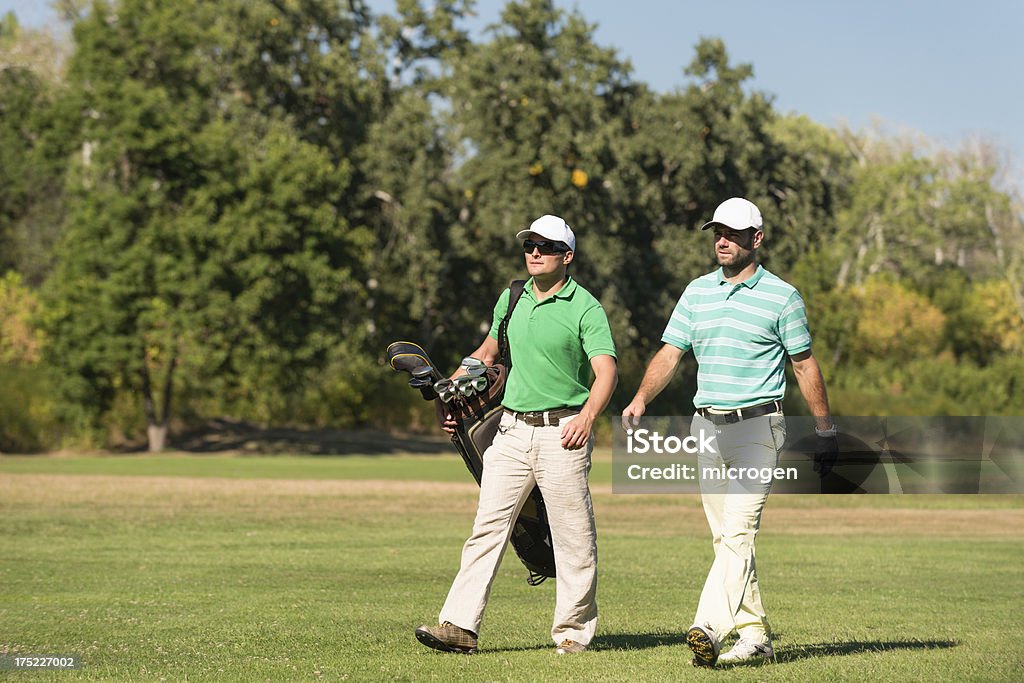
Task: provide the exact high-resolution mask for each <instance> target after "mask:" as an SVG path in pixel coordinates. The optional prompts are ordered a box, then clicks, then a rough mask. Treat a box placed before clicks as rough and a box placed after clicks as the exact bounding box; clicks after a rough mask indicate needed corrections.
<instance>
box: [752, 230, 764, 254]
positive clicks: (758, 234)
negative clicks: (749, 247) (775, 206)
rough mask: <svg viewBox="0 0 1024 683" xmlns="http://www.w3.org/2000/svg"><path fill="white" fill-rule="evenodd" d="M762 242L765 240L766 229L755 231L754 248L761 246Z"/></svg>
mask: <svg viewBox="0 0 1024 683" xmlns="http://www.w3.org/2000/svg"><path fill="white" fill-rule="evenodd" d="M762 242H764V230H758V231H756V232H755V233H754V244H753V246H754V249H757V248H758V247H760V246H761V243H762Z"/></svg>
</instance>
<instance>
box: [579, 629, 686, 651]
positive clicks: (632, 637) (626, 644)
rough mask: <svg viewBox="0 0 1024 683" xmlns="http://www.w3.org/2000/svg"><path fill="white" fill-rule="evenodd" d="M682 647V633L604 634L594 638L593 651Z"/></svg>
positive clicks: (683, 644)
mask: <svg viewBox="0 0 1024 683" xmlns="http://www.w3.org/2000/svg"><path fill="white" fill-rule="evenodd" d="M666 645H669V646H671V645H682V646H683V647H686V643H685V642H684V640H683V634H682V633H604V634H601V635H598V636H596V637H595V638H594V641H593V642H592V643H591V644H590V649H591V650H648V649H650V648H652V647H663V646H666Z"/></svg>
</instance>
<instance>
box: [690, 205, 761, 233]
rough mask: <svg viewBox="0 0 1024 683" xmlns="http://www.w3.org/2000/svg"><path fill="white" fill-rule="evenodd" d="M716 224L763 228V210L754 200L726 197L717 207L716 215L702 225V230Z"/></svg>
mask: <svg viewBox="0 0 1024 683" xmlns="http://www.w3.org/2000/svg"><path fill="white" fill-rule="evenodd" d="M716 225H724V226H725V227H727V228H732V229H733V230H748V229H750V228H754V229H755V230H762V229H763V228H762V222H761V212H760V211H759V210H758V208H757V207H756V206H754V203H753V202H752V201H749V200H747V199H744V198H743V197H733V198H732V199H726V200H725V201H724V202H722V203H721V204H719V205H718V208H717V209H715V216H714V218H712V219H711V220H710V221H708V222H707V223H705V224H704V225H702V226H700V229H701V230H707V229H708V228H712V227H714V226H716Z"/></svg>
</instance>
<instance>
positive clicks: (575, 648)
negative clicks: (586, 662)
mask: <svg viewBox="0 0 1024 683" xmlns="http://www.w3.org/2000/svg"><path fill="white" fill-rule="evenodd" d="M586 650H587V646H586V645H584V644H583V643H577V642H576V641H575V640H569V639H568V638H567V639H565V640H563V641H562V642H561V643H559V644H558V647H556V648H555V652H557V653H558V654H560V655H576V654H579V653H581V652H586Z"/></svg>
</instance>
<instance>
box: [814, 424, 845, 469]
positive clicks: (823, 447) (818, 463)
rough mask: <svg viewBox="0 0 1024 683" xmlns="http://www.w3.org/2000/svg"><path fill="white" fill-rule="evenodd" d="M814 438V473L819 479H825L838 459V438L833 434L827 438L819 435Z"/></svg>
mask: <svg viewBox="0 0 1024 683" xmlns="http://www.w3.org/2000/svg"><path fill="white" fill-rule="evenodd" d="M816 438H817V439H818V445H817V447H816V448H815V449H814V471H815V472H817V473H818V476H819V477H825V476H827V475H828V473H829V472H831V471H832V467H833V466H835V464H836V461H837V460H838V459H839V437H838V436H836V434H835V433H834V432H833V433H832V434H829V435H828V436H821V435H820V434H819V435H818V436H817V437H816Z"/></svg>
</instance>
